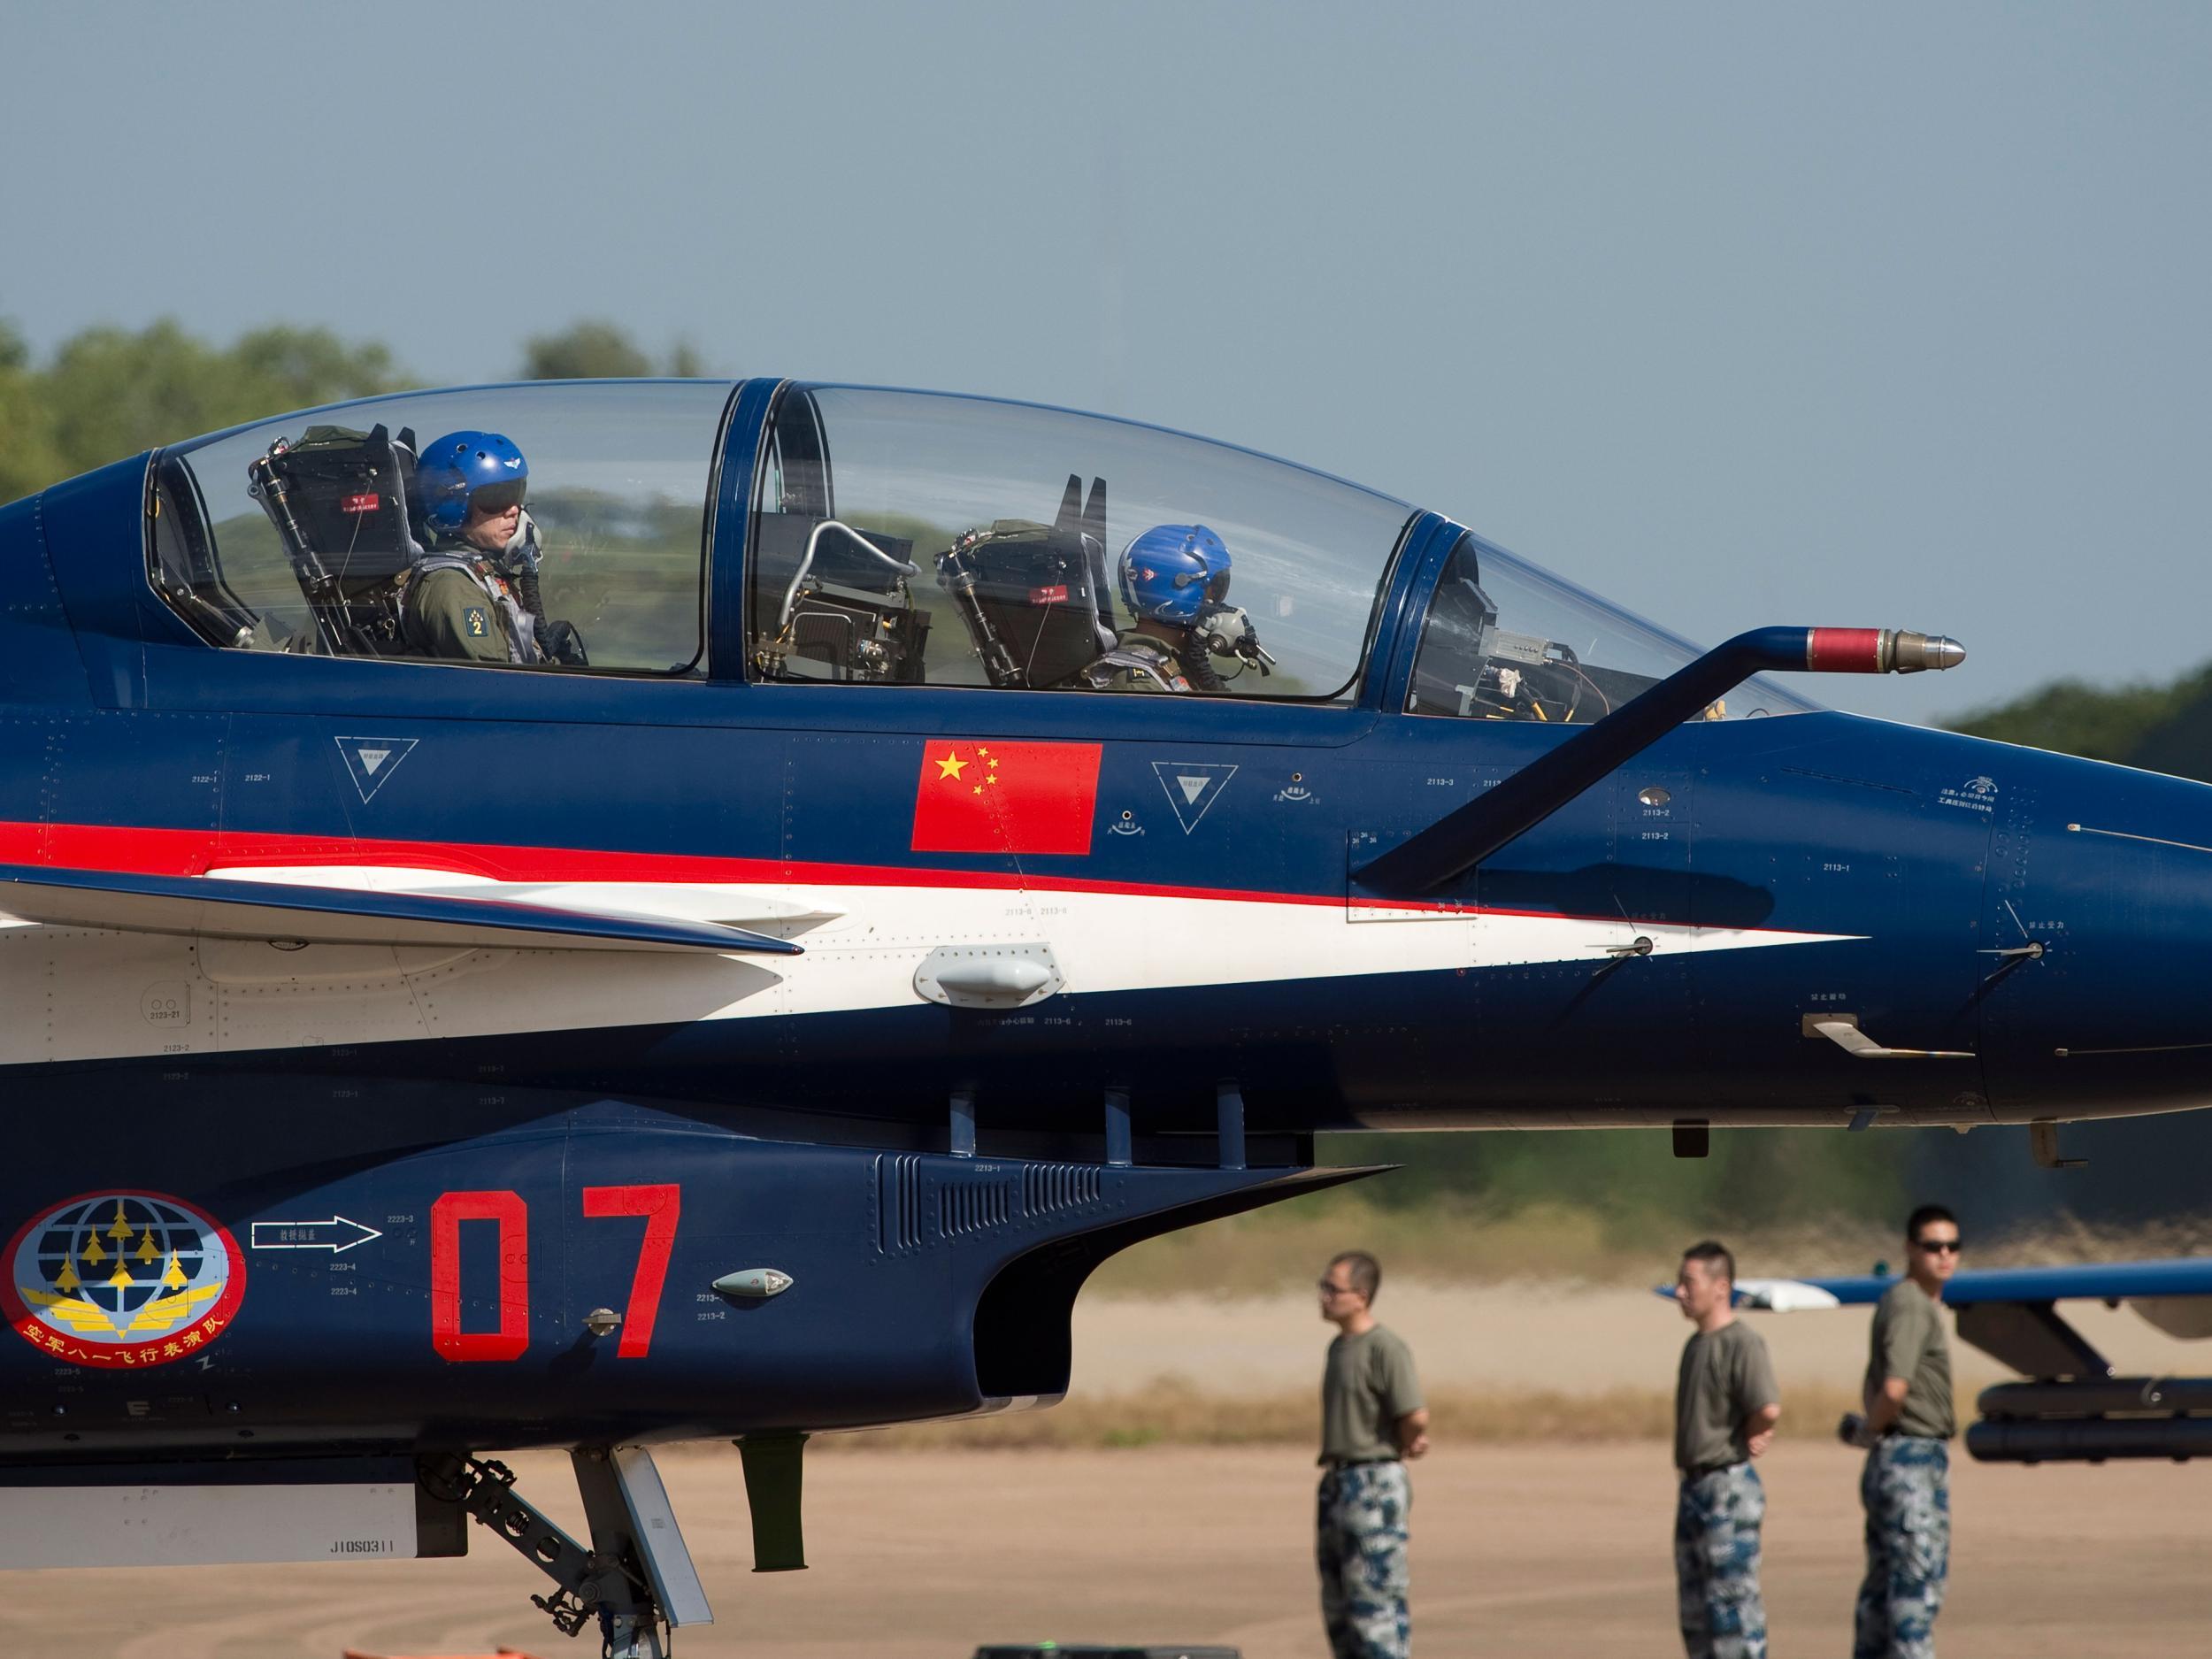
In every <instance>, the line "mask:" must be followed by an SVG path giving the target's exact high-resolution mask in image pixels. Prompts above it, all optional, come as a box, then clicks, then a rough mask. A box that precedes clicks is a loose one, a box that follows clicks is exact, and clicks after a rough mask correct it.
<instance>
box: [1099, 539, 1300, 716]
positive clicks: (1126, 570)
mask: <svg viewBox="0 0 2212 1659" xmlns="http://www.w3.org/2000/svg"><path fill="white" fill-rule="evenodd" d="M1228 597H1229V549H1228V548H1227V547H1226V546H1225V545H1224V543H1223V542H1222V540H1221V538H1220V537H1219V536H1217V535H1216V534H1214V533H1213V532H1212V531H1211V530H1210V529H1208V528H1207V527H1206V526H1204V525H1202V524H1162V525H1155V526H1153V527H1152V528H1151V529H1149V530H1147V531H1146V532H1145V533H1144V534H1142V535H1141V536H1139V537H1137V538H1136V539H1135V540H1134V541H1132V542H1130V544H1129V545H1128V546H1127V547H1126V548H1125V549H1123V550H1122V555H1121V599H1122V603H1123V604H1124V605H1125V606H1126V607H1128V611H1129V615H1130V617H1131V618H1132V624H1133V626H1131V628H1130V629H1129V631H1128V632H1127V633H1125V634H1123V635H1122V636H1121V638H1120V641H1118V647H1117V649H1116V651H1115V652H1114V653H1113V655H1114V656H1116V657H1120V656H1123V655H1125V654H1126V655H1129V656H1131V657H1135V658H1138V659H1141V663H1140V664H1125V666H1139V667H1141V668H1148V669H1149V671H1150V672H1147V673H1145V674H1144V676H1143V677H1144V678H1145V679H1147V680H1154V681H1156V682H1157V683H1160V684H1163V685H1165V686H1166V687H1168V688H1169V689H1171V690H1174V691H1191V690H1197V691H1225V690H1226V689H1228V683H1227V681H1226V680H1223V678H1222V677H1221V674H1220V672H1219V671H1218V670H1217V669H1216V668H1215V667H1214V664H1213V659H1214V657H1216V656H1221V657H1232V656H1233V657H1240V658H1241V659H1242V660H1243V661H1244V662H1246V663H1247V664H1251V665H1253V666H1256V667H1257V668H1258V669H1259V671H1260V672H1261V673H1263V674H1264V673H1266V672H1268V669H1269V664H1271V663H1273V662H1274V660H1275V659H1274V658H1273V657H1270V656H1268V654H1267V653H1266V652H1264V651H1263V650H1261V649H1260V643H1259V639H1258V636H1257V635H1256V634H1254V633H1253V632H1252V624H1251V620H1250V618H1248V617H1247V616H1246V615H1245V614H1244V612H1243V611H1240V610H1238V609H1237V608H1236V607H1235V606H1233V605H1232V604H1230V603H1228Z"/></svg>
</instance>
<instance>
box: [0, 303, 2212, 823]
mask: <svg viewBox="0 0 2212 1659" xmlns="http://www.w3.org/2000/svg"><path fill="white" fill-rule="evenodd" d="M657 373H660V374H678V375H693V374H698V373H703V365H702V363H701V362H700V359H699V356H698V353H697V352H695V350H693V349H691V348H690V347H689V346H687V345H682V344H679V345H677V346H676V347H675V348H674V349H672V350H671V351H670V352H669V353H668V354H667V355H666V357H663V358H659V359H656V358H655V357H652V356H651V355H650V354H649V353H648V352H646V351H645V350H643V349H641V348H640V347H639V346H638V345H637V343H636V342H634V341H633V340H632V339H631V338H630V336H629V335H628V334H626V333H625V332H624V331H623V330H622V328H621V327H620V326H618V325H617V324H615V323H611V322H608V321H605V320H603V319H583V320H581V321H578V322H575V323H572V324H571V325H569V326H567V327H566V328H564V329H560V330H557V331H556V332H554V333H552V334H534V335H532V336H531V337H530V338H529V339H527V340H526V341H525V342H523V347H522V360H521V362H520V363H519V364H518V365H517V369H516V376H517V378H518V379H520V380H601V379H607V378H613V377H620V376H628V375H641V374H657ZM433 383H434V382H432V381H430V380H426V379H425V378H424V377H423V376H421V375H419V374H417V373H414V372H413V371H411V370H410V369H408V368H404V367H403V366H402V365H400V364H399V362H398V361H397V359H396V358H395V357H394V356H393V355H392V352H391V350H390V349H389V348H388V347H386V346H384V345H381V344H379V343H376V342H364V343H349V342H346V341H344V340H342V339H340V338H339V337H338V335H336V334H334V333H332V332H331V331H330V330H329V329H327V328H302V327H297V326H292V325H290V324H284V323H279V324H275V325H273V326H269V327H266V328H256V329H253V330H250V331H249V332H248V333H246V334H241V335H240V336H239V337H238V338H237V339H236V340H235V341H234V342H232V343H231V344H229V345H227V346H216V345H211V344H209V343H208V342H205V341H204V340H200V339H198V338H196V337H195V336H194V335H192V334H187V333H186V332H185V331H184V329H183V328H181V327H180V326H178V325H177V324H176V323H175V322H173V321H171V320H168V319H163V320H162V321H159V322H157V323H154V324H152V325H151V326H148V327H145V328H142V329H139V330H137V331H135V332H134V331H132V330H130V329H127V328H117V327H111V326H102V327H96V328H87V329H84V330H82V331H81V332H80V333H78V334H73V335H71V336H70V337H69V338H68V339H67V340H65V341H64V342H62V343H61V344H60V345H59V346H58V347H57V348H56V349H54V351H53V354H52V355H51V356H50V357H49V358H48V359H47V360H46V361H45V362H44V363H34V362H33V361H32V358H31V352H30V349H29V348H28V347H27V345H26V343H25V342H24V340H23V336H22V334H21V333H20V332H19V330H18V329H16V328H15V327H14V326H12V325H11V324H10V323H9V322H8V321H7V320H6V319H4V318H0V502H9V501H13V500H15V499H16V498H17V497H18V496H21V495H29V494H31V493H32V492H33V491H35V490H38V489H42V488H44V487H45V486H46V485H48V484H50V483H53V482H55V481H56V480H59V479H64V478H70V477H73V476H74V475H75V474H77V473H79V472H89V471H90V470H91V469H92V468H94V467H96V466H102V465H106V464H107V463H108V462H110V461H115V460H120V459H121V458H122V457H125V456H128V455H135V454H137V453H138V452H139V451H141V450H142V449H152V448H154V447H155V446H157V445H158V444H164V443H173V442H177V441H178V440H180V439H183V438H189V437H194V436H196V435H197V434H200V433H204V432H214V431H218V430H219V429H221V428H222V427H225V426H235V425H237V424H238V423H240V422H242V421H247V420H255V419H261V418H262V417H264V416H268V415H275V414H281V413H283V412H284V411H287V410H293V409H306V408H310V407H312V406H313V405H315V404H318V403H335V402H337V401H338V400H340V399H342V398H347V397H365V396H372V395H373V394H375V393H379V392H395V391H402V390H405V389H406V388H410V387H417V386H424V385H428V384H433ZM1945 724H1946V725H1947V726H1948V727H1949V729H1951V730H1952V731H1955V732H1967V733H1973V734H1975V735H1977V736H1980V737H1993V738H1998V739H2001V740H2002V741H2005V742H2008V743H2026V744H2030V745H2032V746H2033V747H2035V748H2037V749H2056V750H2058V751H2060V752H2061V753H2063V754H2070V755H2085V756H2088V757H2090V758H2092V759H2094V760H2110V761H2118V762H2120V763H2122V764H2127V765H2132V766H2144V767H2147V768H2149V769H2151V770H2152V771H2155V772H2173V773H2176V774H2177V775H2178V776H2181V777H2186V778H2199V779H2204V780H2208V781H2212V664H2207V665H2206V666H2205V667H2203V668H2200V669H2198V670H2196V671H2195V672H2192V673H2188V674H2185V675H2183V676H2181V677H2180V678H2179V679H2177V680H2172V681H2170V682H2169V683H2166V684H2161V685H2149V684H2145V685H2131V686H2118V687H2098V686H2091V685H2087V684H2085V683H2084V682H2082V681H2080V680H2057V681H2055V682H2053V683H2052V684H2050V685H2047V686H2044V687H2040V688H2039V689H2038V690H2035V691H2032V692H2029V693H2027V694H2026V695H2024V696H2020V697H2016V698H2015V699H2013V700H2012V701H2011V702H2009V703H1997V704H1993V705H1992V706H1990V707H1987V708H1983V709H1977V710H1972V711H1971V712H1970V713H1967V714H1964V715H1962V716H1959V717H1957V718H1955V719H1952V720H1949V721H1947V722H1945Z"/></svg>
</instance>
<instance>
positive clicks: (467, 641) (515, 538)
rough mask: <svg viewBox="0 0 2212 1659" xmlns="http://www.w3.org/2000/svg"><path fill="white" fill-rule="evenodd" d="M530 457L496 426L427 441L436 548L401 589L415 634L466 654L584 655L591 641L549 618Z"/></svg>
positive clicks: (416, 643) (412, 637) (421, 496)
mask: <svg viewBox="0 0 2212 1659" xmlns="http://www.w3.org/2000/svg"><path fill="white" fill-rule="evenodd" d="M529 480H530V464H529V462H527V461H526V460H525V459H524V458H523V454H522V451H521V450H520V449H517V448H516V447H515V445H514V442H513V441H512V440H511V439H510V438H507V437H505V436H504V435H503V434H499V433H496V432H473V431H462V432H449V433H447V434H445V435H444V436H443V437H442V438H439V439H437V440H435V441H434V442H430V443H428V444H426V445H424V446H423V451H422V455H421V457H420V459H419V461H418V462H417V464H416V469H415V493H416V501H417V517H418V521H419V523H420V525H421V526H422V527H423V528H424V529H425V530H426V532H427V533H428V534H429V538H430V546H429V549H428V550H427V551H426V553H425V554H424V555H423V556H422V557H420V558H419V559H417V560H416V561H415V565H414V569H413V571H412V572H411V573H410V576H409V579H408V581H407V583H406V586H405V587H404V588H403V590H402V594H401V611H402V626H403V633H404V634H405V637H406V641H407V643H408V644H409V646H410V647H411V648H412V649H415V650H416V651H418V652H419V653H421V654H422V655H424V656H426V657H454V658H458V659H460V660H462V661H465V662H478V663H515V664H538V665H542V664H547V663H560V664H568V665H570V666H574V667H582V666H584V665H585V657H584V651H583V642H582V641H581V640H580V638H579V637H578V635H577V633H576V630H575V629H574V628H573V627H572V626H570V625H569V624H568V623H565V622H548V621H547V620H546V617H545V608H544V603H543V602H542V600H541V598H540V595H539V592H538V563H539V557H540V555H539V549H538V530H537V526H536V524H534V522H533V521H532V519H531V518H530V515H529V514H528V513H526V512H525V511H523V509H522V502H523V496H524V495H525V494H526V491H527V489H528V487H529Z"/></svg>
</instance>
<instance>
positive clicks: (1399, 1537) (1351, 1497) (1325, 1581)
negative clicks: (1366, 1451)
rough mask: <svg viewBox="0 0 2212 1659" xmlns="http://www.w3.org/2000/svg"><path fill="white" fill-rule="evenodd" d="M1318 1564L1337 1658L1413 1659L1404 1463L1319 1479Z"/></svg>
mask: <svg viewBox="0 0 2212 1659" xmlns="http://www.w3.org/2000/svg"><path fill="white" fill-rule="evenodd" d="M1319 1497H1320V1504H1319V1513H1318V1514H1317V1516H1316V1517H1315V1519H1314V1548H1313V1554H1314V1564H1315V1565H1316V1566H1317V1567H1318V1568H1319V1569H1320V1572H1321V1622H1322V1624H1324V1625H1325V1626H1326V1627H1327V1630H1328V1632H1329V1651H1330V1653H1331V1654H1332V1655H1334V1659H1407V1655H1409V1653H1410V1652H1411V1643H1412V1621H1411V1620H1410V1619H1409V1617H1408V1616H1407V1613H1406V1582H1407V1574H1406V1521H1407V1518H1408V1517H1409V1516H1410V1515H1411V1514H1412V1512H1413V1486H1412V1483H1411V1482H1410V1481H1409V1480H1408V1479H1406V1466H1405V1465H1404V1464H1403V1463H1356V1464H1354V1465H1353V1466H1352V1467H1351V1468H1349V1469H1333V1470H1331V1471H1329V1472H1328V1473H1327V1474H1325V1475H1324V1476H1322V1477H1321V1491H1320V1494H1319Z"/></svg>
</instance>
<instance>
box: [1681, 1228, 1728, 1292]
mask: <svg viewBox="0 0 2212 1659" xmlns="http://www.w3.org/2000/svg"><path fill="white" fill-rule="evenodd" d="M1682 1259H1683V1260H1684V1261H1686V1262H1702V1263H1705V1271H1707V1272H1708V1273H1709V1272H1711V1271H1713V1265H1712V1264H1713V1263H1716V1262H1718V1263H1720V1271H1721V1275H1722V1277H1723V1278H1724V1279H1727V1280H1728V1282H1729V1283H1730V1284H1734V1283H1735V1282H1736V1256H1735V1253H1734V1252H1733V1251H1732V1250H1731V1249H1730V1248H1728V1247H1727V1246H1726V1245H1724V1244H1723V1243H1722V1242H1721V1241H1720V1240H1718V1239H1700V1240H1698V1241H1697V1242H1696V1243H1695V1244H1693V1245H1692V1246H1691V1247H1690V1248H1688V1249H1686V1250H1685V1251H1683V1252H1682Z"/></svg>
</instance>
